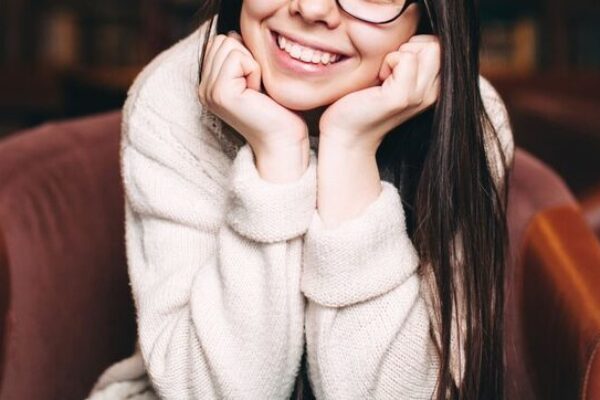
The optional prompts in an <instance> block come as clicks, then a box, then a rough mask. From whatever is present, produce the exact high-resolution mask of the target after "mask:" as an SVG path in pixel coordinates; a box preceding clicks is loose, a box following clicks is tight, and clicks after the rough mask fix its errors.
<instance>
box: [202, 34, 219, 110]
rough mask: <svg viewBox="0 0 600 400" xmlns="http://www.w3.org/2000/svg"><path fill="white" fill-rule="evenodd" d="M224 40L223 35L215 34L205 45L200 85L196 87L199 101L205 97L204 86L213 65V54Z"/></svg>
mask: <svg viewBox="0 0 600 400" xmlns="http://www.w3.org/2000/svg"><path fill="white" fill-rule="evenodd" d="M224 40H225V36H224V35H217V36H216V37H213V38H211V39H210V40H209V43H208V45H207V46H206V56H205V57H204V65H203V66H202V72H201V74H200V85H199V87H198V95H199V97H200V100H201V101H202V100H203V99H205V98H206V91H207V89H206V88H207V86H208V83H209V82H208V80H209V76H210V73H211V71H212V69H213V67H214V65H213V59H214V55H215V53H216V52H217V51H218V50H219V48H220V47H221V44H222V42H223V41H224Z"/></svg>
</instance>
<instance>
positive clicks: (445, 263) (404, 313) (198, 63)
mask: <svg viewBox="0 0 600 400" xmlns="http://www.w3.org/2000/svg"><path fill="white" fill-rule="evenodd" d="M202 15H203V24H202V26H201V28H200V29H199V30H198V31H197V32H195V33H194V34H193V35H191V36H190V37H188V38H187V39H185V40H183V41H181V42H180V43H178V44H176V45H175V46H173V47H172V48H171V49H169V50H168V51H166V52H165V53H163V54H162V55H160V56H159V57H157V58H156V59H155V60H154V61H153V62H152V63H151V64H150V65H149V66H148V67H147V68H146V69H145V70H144V72H143V73H142V74H141V75H140V76H139V77H138V79H137V80H136V82H135V84H134V85H133V87H132V88H131V91H130V94H129V97H128V100H127V103H126V106H125V108H124V120H123V138H122V148H121V152H122V153H121V160H122V174H123V181H124V186H125V191H126V203H125V205H126V239H127V241H126V243H127V256H128V262H129V273H130V278H131V285H132V291H133V296H134V300H135V304H136V309H137V316H138V332H139V349H140V352H139V353H138V354H137V357H138V369H140V368H141V367H143V369H144V370H146V371H147V373H148V379H149V382H150V384H151V387H152V392H153V393H154V392H155V394H156V395H158V396H160V398H165V399H289V398H290V396H294V397H296V396H297V397H298V398H300V397H301V396H302V395H303V393H304V395H305V396H306V397H308V396H309V394H308V393H309V392H311V391H312V393H314V395H315V397H316V398H317V399H336V400H337V399H340V400H342V399H343V400H345V399H430V398H435V399H445V398H459V399H500V398H502V397H503V347H502V333H503V332H502V313H503V307H502V306H503V273H504V262H505V248H506V242H507V237H506V226H505V225H506V221H505V212H504V209H505V206H504V205H505V196H506V190H505V189H507V185H506V183H505V182H506V175H507V174H506V172H507V169H508V167H509V165H510V162H511V160H512V153H513V143H512V136H511V131H510V126H509V123H508V117H507V115H506V110H505V108H504V106H503V104H502V101H501V100H500V99H499V97H498V95H497V94H496V92H495V91H494V89H493V88H492V87H491V86H490V85H489V83H488V82H487V81H486V80H484V79H483V78H481V77H480V76H479V75H478V23H477V16H476V9H475V2H474V0H465V1H462V2H456V1H450V0H435V1H432V2H430V3H429V4H425V3H422V2H420V1H419V0H416V1H411V0H406V1H404V0H337V1H334V0H245V1H243V2H241V0H221V2H219V1H218V0H213V1H206V2H205V5H204V8H203V10H202ZM198 49H200V51H198ZM303 356H304V357H303ZM303 360H305V361H306V362H303ZM109 375H110V374H109ZM134 375H135V374H134ZM304 375H306V376H307V377H308V379H307V380H304V381H303V380H302V377H303V376H304ZM111 376H112V377H113V381H117V380H118V379H117V378H114V376H115V374H114V371H113V374H112V375H111ZM105 377H106V375H105ZM131 377H132V374H131V373H129V375H128V378H129V379H130V378H131ZM109 380H110V379H108V380H107V379H104V380H101V381H102V384H101V385H97V387H96V389H97V391H96V395H98V396H100V394H101V392H102V390H104V394H105V395H106V393H107V391H106V390H108V389H110V385H109V384H108V381H109ZM303 384H304V387H302V385H303ZM113 387H114V386H113ZM149 387H150V386H149ZM101 389H102V390H101ZM114 393H116V391H115V392H114ZM114 396H115V395H113V397H112V398H116V397H114ZM98 398H100V397H98ZM106 398H108V397H106ZM123 398H125V396H123Z"/></svg>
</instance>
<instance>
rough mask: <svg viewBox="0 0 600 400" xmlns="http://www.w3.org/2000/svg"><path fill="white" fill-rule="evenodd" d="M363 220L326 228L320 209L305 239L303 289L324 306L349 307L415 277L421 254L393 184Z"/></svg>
mask: <svg viewBox="0 0 600 400" xmlns="http://www.w3.org/2000/svg"><path fill="white" fill-rule="evenodd" d="M381 184H382V191H381V193H380V195H379V197H378V198H377V199H376V200H375V201H374V202H373V203H371V204H369V206H367V208H366V209H365V211H364V212H363V213H362V214H361V215H360V216H358V217H355V218H353V219H350V220H347V221H344V222H343V223H342V224H341V225H338V226H336V227H335V228H333V229H327V228H325V226H324V224H323V221H322V220H321V217H320V216H319V213H318V211H317V212H315V213H314V215H313V219H312V221H311V223H310V225H309V227H308V231H307V232H306V236H305V238H304V265H303V272H302V280H301V290H302V292H303V293H304V295H305V296H306V297H308V298H309V299H311V300H312V301H314V302H316V303H319V304H321V305H324V306H330V307H344V306H348V305H351V304H354V303H358V302H361V301H365V300H368V299H370V298H372V297H375V296H378V295H382V294H384V293H387V292H389V291H390V290H392V289H394V288H395V287H397V286H399V285H400V284H402V282H404V281H405V280H406V279H407V278H408V277H409V276H410V275H411V274H413V273H414V272H415V271H416V269H417V266H418V263H419V258H418V255H417V252H416V250H415V248H414V246H413V244H412V242H411V241H410V238H409V237H408V235H407V233H406V225H405V220H404V209H403V208H402V204H401V201H400V195H399V194H398V191H397V189H396V187H395V186H394V185H392V184H391V183H389V182H386V181H381Z"/></svg>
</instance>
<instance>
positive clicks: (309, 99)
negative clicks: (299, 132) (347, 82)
mask: <svg viewBox="0 0 600 400" xmlns="http://www.w3.org/2000/svg"><path fill="white" fill-rule="evenodd" d="M263 85H264V87H265V91H266V92H267V94H268V95H269V97H271V98H272V99H273V100H275V101H276V102H277V103H278V104H280V105H282V106H283V107H285V108H287V109H289V110H294V111H307V110H312V109H315V108H317V107H321V106H325V105H329V104H331V103H333V102H335V101H336V100H337V99H338V98H340V97H342V95H341V94H340V95H337V96H336V95H335V94H327V93H326V92H324V91H323V89H320V90H319V89H314V88H308V87H306V86H304V85H301V84H300V85H295V84H290V85H282V84H280V83H278V84H276V85H270V84H269V82H267V81H263Z"/></svg>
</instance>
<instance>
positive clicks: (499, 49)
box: [479, 0, 600, 78]
mask: <svg viewBox="0 0 600 400" xmlns="http://www.w3.org/2000/svg"><path fill="white" fill-rule="evenodd" d="M479 4H480V13H481V18H482V40H481V59H480V60H481V70H482V73H483V74H484V75H490V76H493V77H496V76H497V77H504V76H506V77H509V78H510V77H512V76H527V75H531V74H534V73H535V74H539V73H545V72H550V73H555V72H557V71H585V72H589V71H598V70H600V40H598V38H600V24H599V23H598V21H600V2H599V1H598V0H573V1H567V0H524V1H517V0H481V1H480V3H479Z"/></svg>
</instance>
